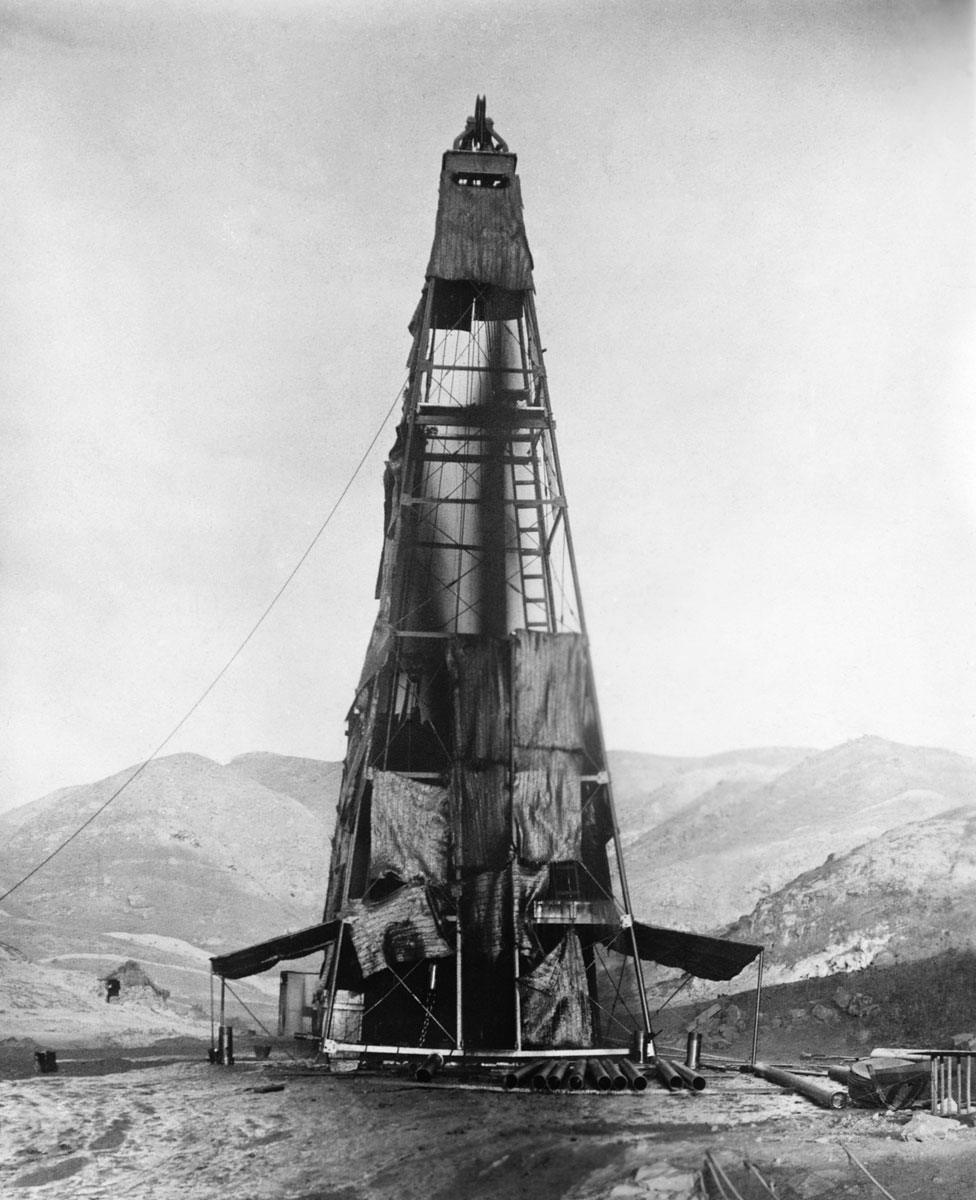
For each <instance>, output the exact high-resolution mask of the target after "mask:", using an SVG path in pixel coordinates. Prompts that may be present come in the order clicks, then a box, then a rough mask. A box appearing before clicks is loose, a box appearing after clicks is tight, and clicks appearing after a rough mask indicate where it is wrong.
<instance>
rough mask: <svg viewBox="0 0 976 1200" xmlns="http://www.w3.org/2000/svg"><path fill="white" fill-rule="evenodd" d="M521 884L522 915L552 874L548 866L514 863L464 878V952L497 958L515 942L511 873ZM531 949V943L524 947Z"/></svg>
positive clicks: (486, 958) (520, 912) (520, 901)
mask: <svg viewBox="0 0 976 1200" xmlns="http://www.w3.org/2000/svg"><path fill="white" fill-rule="evenodd" d="M513 875H514V877H515V881H516V886H517V888H518V912H519V925H520V929H521V915H522V914H523V913H524V912H525V910H526V908H527V907H528V905H529V904H531V902H532V901H533V900H534V899H536V898H537V897H538V895H539V894H540V892H541V891H542V890H543V888H544V887H545V885H546V883H547V881H548V878H549V869H548V867H542V868H527V867H524V866H521V865H520V864H519V863H513V864H512V865H511V866H510V867H506V868H505V869H504V870H501V871H483V872H482V873H481V874H480V875H475V876H474V877H473V878H472V879H468V880H465V883H464V887H463V890H462V892H461V920H462V927H463V929H464V953H465V954H466V955H477V956H479V957H480V958H483V959H485V960H491V961H497V960H498V958H499V957H500V956H501V954H502V953H503V952H504V950H505V949H506V947H511V945H512V876H513ZM523 949H525V950H526V951H531V946H528V945H527V946H525V947H523Z"/></svg>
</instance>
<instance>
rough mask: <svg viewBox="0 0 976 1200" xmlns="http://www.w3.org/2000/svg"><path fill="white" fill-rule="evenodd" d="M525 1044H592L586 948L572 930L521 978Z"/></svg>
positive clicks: (547, 1045) (555, 1046) (520, 991)
mask: <svg viewBox="0 0 976 1200" xmlns="http://www.w3.org/2000/svg"><path fill="white" fill-rule="evenodd" d="M519 993H520V997H521V1009H522V1039H523V1042H524V1044H525V1045H526V1046H544V1047H546V1049H549V1048H552V1049H558V1048H559V1047H560V1046H590V1045H592V1042H593V1030H592V1021H591V1017H590V997H589V991H588V989H587V984H586V967H585V965H584V963H583V950H582V947H581V946H580V940H579V938H578V937H577V936H576V933H575V932H574V931H573V930H572V929H570V930H568V931H567V933H566V936H565V937H564V938H563V939H562V941H561V942H560V943H559V944H558V945H557V946H556V948H555V949H554V950H552V951H551V952H550V953H549V954H547V955H546V957H545V958H544V959H543V960H542V962H540V963H539V965H538V966H537V967H536V968H535V970H534V971H531V972H530V973H529V974H527V975H523V976H522V978H521V979H520V980H519Z"/></svg>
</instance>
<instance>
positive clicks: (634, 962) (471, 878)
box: [323, 97, 650, 1053]
mask: <svg viewBox="0 0 976 1200" xmlns="http://www.w3.org/2000/svg"><path fill="white" fill-rule="evenodd" d="M515 171H516V156H515V155H514V154H512V153H510V152H509V150H508V147H507V145H506V144H505V142H504V141H502V139H501V138H500V137H499V136H498V135H497V134H496V133H495V132H494V129H493V125H492V122H491V121H490V120H489V119H488V118H487V117H486V115H485V102H484V99H483V98H482V97H479V98H478V101H477V105H476V110H475V116H474V117H472V118H469V119H468V122H467V125H466V127H465V129H464V131H463V133H462V134H461V135H460V136H459V137H458V138H457V139H456V140H455V142H454V145H453V147H452V149H450V150H448V151H447V152H446V153H445V154H444V156H443V163H442V169H441V175H440V191H439V201H438V209H437V221H436V229H435V234H434V243H433V248H432V250H431V256H430V261H429V263H428V266H427V270H426V279H425V284H424V288H423V293H422V296H421V300H420V304H419V305H418V307H417V310H416V313H415V314H414V317H413V320H412V322H411V326H410V329H411V333H412V338H413V341H412V345H411V349H410V356H409V361H408V370H409V376H408V382H407V385H406V388H405V391H404V398H403V411H402V417H401V420H400V424H399V427H398V429H397V434H396V443H395V445H394V446H393V449H392V451H391V453H390V457H389V461H388V463H387V468H386V477H385V493H386V494H385V504H384V525H383V531H384V534H383V550H382V558H381V563H380V569H379V579H378V583H377V598H378V600H379V614H378V616H377V619H376V624H375V627H374V630H373V633H372V637H371V639H370V643H369V646H368V649H367V652H366V661H365V665H364V668H363V672H362V677H361V679H360V682H359V685H358V688H357V692H356V698H355V702H354V704H353V707H352V709H351V711H350V714H349V719H348V746H347V753H346V759H345V769H344V775H343V782H342V790H341V795H340V800H339V811H338V820H337V825H336V832H335V837H334V842H333V851H332V863H331V871H330V878H329V884H328V893H327V899H326V905H325V913H324V921H326V922H333V923H335V922H339V923H340V924H339V925H338V928H339V931H340V932H339V936H338V939H337V941H336V942H334V943H332V945H331V946H330V947H329V948H328V950H327V954H326V960H325V964H324V968H323V980H324V983H325V991H326V995H327V998H328V1005H327V1011H326V1014H325V1023H324V1033H325V1036H326V1037H329V1036H330V1035H331V1036H333V1037H335V1036H339V1037H341V1036H342V1034H341V1032H340V1031H339V1030H338V1028H337V1022H336V1018H335V1012H336V1010H337V1007H338V1006H337V1005H336V997H337V996H340V997H341V996H342V995H343V994H344V993H348V992H350V991H352V992H354V993H359V994H361V1002H362V1011H363V1017H362V1027H361V1030H360V1039H358V1040H361V1041H362V1042H363V1043H367V1044H370V1045H374V1046H379V1045H385V1046H391V1047H413V1048H420V1047H431V1048H449V1049H451V1050H457V1051H461V1052H463V1053H479V1052H492V1051H498V1052H510V1051H515V1052H518V1051H521V1050H525V1051H529V1050H533V1049H536V1050H538V1049H556V1048H560V1047H567V1048H586V1047H594V1046H602V1045H622V1044H625V1043H627V1042H628V1041H629V1040H630V1039H631V1037H632V1035H633V1033H634V1031H635V1030H636V1031H638V1032H640V1031H649V1028H650V1025H649V1017H648V1007H647V1000H646V997H645V994H644V989H643V981H642V978H641V973H640V969H639V958H638V947H637V943H636V940H635V930H634V923H633V920H632V915H631V907H630V898H629V895H628V890H627V882H626V876H625V872H624V865H623V859H622V855H621V850H620V842H619V836H618V832H617V826H616V820H615V817H614V810H613V798H612V794H611V786H610V779H609V775H608V772H607V760H606V751H605V748H604V742H603V736H602V732H601V728H600V719H599V713H598V708H597V701H596V692H595V689H594V683H593V672H592V668H591V664H590V659H589V651H588V643H587V637H586V625H585V621H584V618H583V607H582V602H581V596H580V587H579V580H578V576H577V570H576V560H575V556H574V553H573V540H572V536H571V532H570V524H569V515H568V510H567V504H566V491H565V488H564V486H563V478H562V473H561V470H560V465H559V456H558V453H557V448H556V437H555V425H554V422H553V416H552V410H551V407H550V402H549V390H548V385H547V381H546V369H545V364H544V361H543V350H542V346H541V343H540V336H539V326H538V321H537V318H536V310H535V301H534V291H533V282H532V266H533V264H532V257H531V254H530V252H529V246H528V242H527V240H526V236H525V229H524V226H523V221H522V201H521V193H520V185H519V177H518V175H517V174H516V173H515Z"/></svg>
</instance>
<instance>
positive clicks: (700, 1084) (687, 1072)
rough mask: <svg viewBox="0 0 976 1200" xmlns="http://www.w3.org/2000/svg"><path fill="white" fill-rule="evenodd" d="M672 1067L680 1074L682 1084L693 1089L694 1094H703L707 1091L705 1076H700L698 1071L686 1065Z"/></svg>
mask: <svg viewBox="0 0 976 1200" xmlns="http://www.w3.org/2000/svg"><path fill="white" fill-rule="evenodd" d="M671 1066H672V1067H674V1069H675V1070H676V1071H677V1072H678V1074H679V1076H680V1077H681V1082H682V1083H683V1084H684V1085H685V1087H688V1088H691V1090H692V1091H693V1092H703V1091H704V1090H705V1076H704V1075H699V1074H698V1072H697V1071H693V1070H692V1069H691V1068H690V1067H686V1066H685V1064H684V1063H672V1064H671Z"/></svg>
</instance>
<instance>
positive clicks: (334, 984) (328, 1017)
mask: <svg viewBox="0 0 976 1200" xmlns="http://www.w3.org/2000/svg"><path fill="white" fill-rule="evenodd" d="M345 932H346V923H345V921H340V922H339V933H338V934H337V936H336V940H335V949H334V950H333V951H332V970H331V971H330V972H329V1003H328V1008H327V1009H326V1014H325V1023H324V1025H323V1026H322V1040H323V1041H325V1040H326V1039H327V1038H330V1037H332V1022H333V1017H334V1014H335V1002H336V992H337V991H338V988H339V956H340V955H341V954H342V935H343V934H344V933H345Z"/></svg>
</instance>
